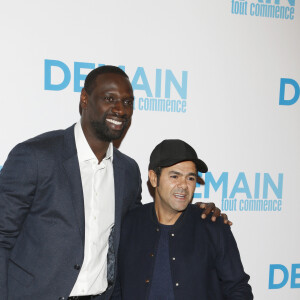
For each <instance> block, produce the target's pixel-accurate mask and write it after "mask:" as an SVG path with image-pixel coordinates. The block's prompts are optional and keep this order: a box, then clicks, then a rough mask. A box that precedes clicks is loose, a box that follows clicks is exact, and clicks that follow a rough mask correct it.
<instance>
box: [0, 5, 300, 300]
mask: <svg viewBox="0 0 300 300" xmlns="http://www.w3.org/2000/svg"><path fill="white" fill-rule="evenodd" d="M299 5H300V3H299V1H297V0H247V1H245V0H222V1H221V0H216V1H212V0H199V1H196V0H193V1H192V0H185V1H179V0H173V1H171V0H165V1H157V0H154V1H153V0H152V1H139V0H131V1H129V0H128V1H126V0H119V1H101V0H98V1H95V0H89V1H79V0H64V1H62V0H59V1H58V0H52V1H38V0H36V1H33V0H29V1H21V0H19V1H18V0H17V1H5V2H2V3H1V10H0V28H1V29H0V41H1V47H0V66H1V70H0V82H1V118H0V127H1V133H0V138H1V147H0V165H3V163H4V162H5V160H6V157H7V155H8V153H9V151H10V149H11V148H12V147H13V146H14V145H15V144H17V143H18V142H21V141H23V140H25V139H27V138H30V137H32V136H35V135H37V134H39V133H42V132H45V131H49V130H53V129H59V128H66V127H68V126H69V125H71V124H73V123H75V122H76V121H77V120H78V119H79V113H78V103H79V95H80V93H79V92H80V90H81V87H82V85H83V81H84V78H85V76H86V74H87V73H88V72H89V71H90V70H91V69H93V68H95V67H97V66H98V65H101V64H113V65H118V66H121V67H122V68H123V69H124V70H125V71H126V72H127V73H128V75H129V77H130V79H131V81H132V85H133V87H134V90H135V111H134V116H133V121H132V124H131V127H130V129H129V131H128V132H127V135H126V137H125V139H124V140H123V142H122V143H121V146H120V149H121V150H122V151H123V152H125V153H126V154H128V155H130V156H132V157H133V158H135V159H136V160H137V162H138V163H139V165H140V168H141V172H142V176H143V202H145V203H146V202H149V201H152V198H151V197H150V196H149V194H148V189H147V185H146V182H147V165H148V159H149V155H150V152H151V150H152V149H153V147H154V146H155V145H156V144H157V143H158V142H160V141H161V140H162V139H165V138H180V139H183V140H185V141H187V142H189V143H190V144H191V145H193V146H194V148H195V149H197V152H198V154H199V156H200V157H201V158H202V159H203V160H204V161H205V162H206V163H207V165H208V167H209V172H208V173H207V174H205V176H204V175H203V177H204V179H205V182H206V185H205V186H204V187H203V186H201V187H197V190H196V194H195V201H213V202H215V203H216V205H217V206H219V207H220V208H221V209H222V211H223V212H225V213H227V214H228V215H229V217H230V220H232V221H233V222H234V225H233V227H232V231H233V233H234V235H235V237H236V239H237V242H238V245H239V249H240V252H241V256H242V260H243V263H244V266H245V269H246V272H247V273H249V274H250V276H251V281H250V283H251V285H252V287H253V292H254V295H255V298H256V299H259V300H282V299H288V300H298V299H300V235H299V228H300V217H299V215H298V214H299V212H300V201H299V193H300V191H299V189H298V187H299V185H300V184H299V183H300V159H299V154H300V134H299V129H300V101H298V100H299V98H300V91H299V85H300V6H299ZM16 171H19V170H16ZM195 280H197V279H195ZM187 300H189V299H187Z"/></svg>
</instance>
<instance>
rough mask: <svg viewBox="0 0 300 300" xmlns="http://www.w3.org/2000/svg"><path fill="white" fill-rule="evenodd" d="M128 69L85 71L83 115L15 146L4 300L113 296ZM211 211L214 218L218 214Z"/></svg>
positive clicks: (132, 167)
mask: <svg viewBox="0 0 300 300" xmlns="http://www.w3.org/2000/svg"><path fill="white" fill-rule="evenodd" d="M133 100H134V98H133V90H132V86H131V84H130V81H129V79H128V76H127V75H126V74H125V73H124V72H123V71H122V70H121V69H119V68H117V67H114V66H103V67H100V68H97V69H95V70H93V71H92V72H90V74H89V75H88V76H87V78H86V80H85V84H84V88H83V89H82V92H81V96H80V113H81V115H82V116H81V120H80V121H79V122H78V123H77V124H76V125H73V126H71V127H70V128H68V129H66V130H58V131H53V132H48V133H44V134H42V135H40V136H37V137H35V138H32V139H30V140H28V141H25V142H23V143H21V144H19V145H17V146H16V147H15V148H14V149H13V150H12V151H11V153H10V154H9V156H8V159H7V161H6V163H5V165H4V167H3V169H2V170H1V173H0V299H1V300H7V299H9V300H19V299H22V300H38V299H41V300H48V299H49V300H50V299H51V300H53V299H60V300H65V299H68V297H69V296H71V299H96V300H102V299H109V297H110V295H111V292H112V288H111V287H112V285H113V281H114V276H115V273H116V270H115V258H116V256H115V254H116V253H117V251H118V245H119V237H120V226H121V220H122V218H123V216H124V215H125V213H126V212H127V211H128V210H130V209H132V208H134V207H136V206H139V205H140V200H141V177H140V171H139V168H138V166H137V164H136V162H135V161H134V160H133V159H131V158H129V157H128V156H126V155H124V154H122V153H121V152H119V151H118V150H117V149H115V148H113V146H112V143H111V141H113V140H115V139H118V138H120V137H121V135H122V133H123V132H124V130H125V129H126V128H127V126H128V124H129V122H130V119H131V116H132V112H133ZM218 213H219V212H218V210H217V211H216V216H217V215H218Z"/></svg>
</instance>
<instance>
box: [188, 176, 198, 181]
mask: <svg viewBox="0 0 300 300" xmlns="http://www.w3.org/2000/svg"><path fill="white" fill-rule="evenodd" d="M188 180H190V181H195V180H196V178H195V177H189V178H188Z"/></svg>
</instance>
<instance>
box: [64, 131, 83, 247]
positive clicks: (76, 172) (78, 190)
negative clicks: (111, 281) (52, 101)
mask: <svg viewBox="0 0 300 300" xmlns="http://www.w3.org/2000/svg"><path fill="white" fill-rule="evenodd" d="M64 157H65V161H64V162H63V165H64V168H65V170H66V173H67V178H68V183H69V185H70V190H71V196H72V197H71V198H72V201H73V206H74V211H75V216H76V219H77V224H78V229H79V232H80V235H81V238H82V242H83V245H84V232H85V228H84V226H85V225H84V224H85V219H84V199H83V191H82V182H81V176H80V169H79V162H78V157H77V150H76V144H75V137H74V125H73V126H71V127H70V128H68V129H66V134H65V141H64Z"/></svg>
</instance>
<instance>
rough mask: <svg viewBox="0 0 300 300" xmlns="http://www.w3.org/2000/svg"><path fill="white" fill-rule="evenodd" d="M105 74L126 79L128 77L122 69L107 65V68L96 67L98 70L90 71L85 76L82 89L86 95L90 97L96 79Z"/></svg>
mask: <svg viewBox="0 0 300 300" xmlns="http://www.w3.org/2000/svg"><path fill="white" fill-rule="evenodd" d="M106 73H114V74H119V75H121V76H124V77H126V78H128V75H127V74H126V73H125V72H124V71H123V70H122V69H120V68H118V67H116V66H110V65H107V66H101V67H98V68H96V69H94V70H93V71H91V72H90V73H89V74H88V75H87V76H86V79H85V82H84V89H85V91H86V92H87V94H88V95H90V94H91V93H92V91H93V89H94V88H95V85H96V79H97V77H98V76H99V75H101V74H106Z"/></svg>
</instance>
